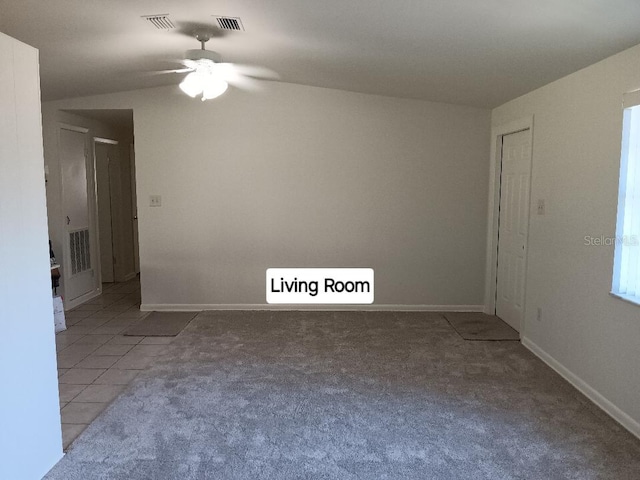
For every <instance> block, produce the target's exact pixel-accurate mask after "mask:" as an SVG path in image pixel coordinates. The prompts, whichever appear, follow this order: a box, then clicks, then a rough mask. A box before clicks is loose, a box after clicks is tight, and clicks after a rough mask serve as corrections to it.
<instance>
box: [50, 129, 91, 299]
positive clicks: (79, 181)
mask: <svg viewBox="0 0 640 480" xmlns="http://www.w3.org/2000/svg"><path fill="white" fill-rule="evenodd" d="M87 132H88V129H86V128H81V127H75V126H70V125H60V129H59V137H58V141H59V148H60V164H61V172H62V216H63V224H64V227H63V232H64V240H63V249H64V254H63V257H64V265H63V272H64V288H65V290H64V291H65V297H66V298H65V300H66V308H71V307H73V306H75V305H79V304H80V303H82V302H83V301H85V300H88V299H89V298H91V297H92V296H94V295H96V294H97V293H98V292H99V288H100V283H99V282H98V275H96V269H95V265H94V261H93V257H94V256H93V253H94V252H95V251H96V244H95V237H94V235H93V234H92V232H93V231H94V216H93V209H92V208H91V201H92V199H91V198H90V195H89V192H91V191H92V190H93V182H92V178H93V175H92V166H91V165H90V163H89V162H88V160H87V151H88V148H89V146H88V145H87Z"/></svg>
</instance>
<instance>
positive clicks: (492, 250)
mask: <svg viewBox="0 0 640 480" xmlns="http://www.w3.org/2000/svg"><path fill="white" fill-rule="evenodd" d="M523 130H529V136H530V138H529V140H530V141H529V145H530V148H531V164H530V165H531V171H530V175H529V212H528V213H529V215H528V216H529V219H530V217H531V191H532V190H533V189H532V188H531V186H532V184H533V116H529V117H524V118H520V119H518V120H514V121H512V122H508V123H505V124H502V125H497V126H494V127H492V128H491V153H490V164H489V206H488V209H487V212H488V219H487V225H488V226H487V255H486V258H487V260H486V261H487V263H486V267H485V272H486V273H485V295H484V305H485V306H484V309H483V311H484V313H486V314H488V315H495V313H496V279H497V275H498V271H497V268H496V266H497V264H498V219H499V213H498V210H499V208H500V168H499V166H500V162H501V154H502V148H501V145H502V137H503V136H505V135H509V134H511V133H516V132H521V131H523ZM529 230H530V229H527V248H526V255H525V274H524V275H525V279H524V282H525V284H524V285H525V286H524V288H525V292H526V272H527V264H528V261H527V260H528V257H529ZM524 308H525V309H526V304H525V306H524ZM525 317H526V315H525V314H524V311H523V315H522V322H521V325H520V333H521V335H523V334H524V332H525V324H524V322H525Z"/></svg>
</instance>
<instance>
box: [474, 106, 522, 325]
mask: <svg viewBox="0 0 640 480" xmlns="http://www.w3.org/2000/svg"><path fill="white" fill-rule="evenodd" d="M492 138H493V139H494V142H493V144H492V146H491V153H492V155H491V159H492V161H491V172H492V179H493V180H492V182H491V184H490V197H489V198H490V203H489V239H488V240H489V241H488V251H487V283H486V290H485V313H487V314H490V315H496V316H498V317H500V318H501V319H502V320H504V321H505V322H506V323H507V324H509V325H510V326H511V327H512V328H514V329H515V330H516V331H518V332H519V333H520V336H521V337H522V336H524V334H525V332H524V330H525V308H526V272H527V257H528V233H529V217H530V203H531V199H530V191H531V169H532V146H533V117H528V118H524V119H520V120H517V121H514V122H510V123H508V124H505V125H501V126H498V127H494V128H493V131H492Z"/></svg>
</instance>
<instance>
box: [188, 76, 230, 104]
mask: <svg viewBox="0 0 640 480" xmlns="http://www.w3.org/2000/svg"><path fill="white" fill-rule="evenodd" d="M228 86H229V84H228V83H227V82H225V81H224V80H223V79H222V78H220V77H218V76H217V75H215V73H214V72H211V71H205V72H203V71H195V72H191V73H190V74H188V75H187V76H186V77H184V80H182V82H181V83H180V90H182V91H183V92H184V93H186V94H187V95H189V96H190V97H192V98H195V97H196V96H198V95H200V94H202V101H203V102H204V101H205V100H211V99H213V98H216V97H219V96H220V95H222V94H223V93H224V92H226V91H227V87H228Z"/></svg>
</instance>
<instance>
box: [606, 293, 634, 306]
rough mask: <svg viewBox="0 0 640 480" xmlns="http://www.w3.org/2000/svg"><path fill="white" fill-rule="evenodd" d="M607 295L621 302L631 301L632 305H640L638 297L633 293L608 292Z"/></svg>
mask: <svg viewBox="0 0 640 480" xmlns="http://www.w3.org/2000/svg"><path fill="white" fill-rule="evenodd" d="M609 295H611V296H612V297H615V298H619V299H620V300H622V301H623V302H627V303H632V304H633V305H638V306H640V298H638V297H636V296H633V295H625V294H624V293H615V292H609Z"/></svg>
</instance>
